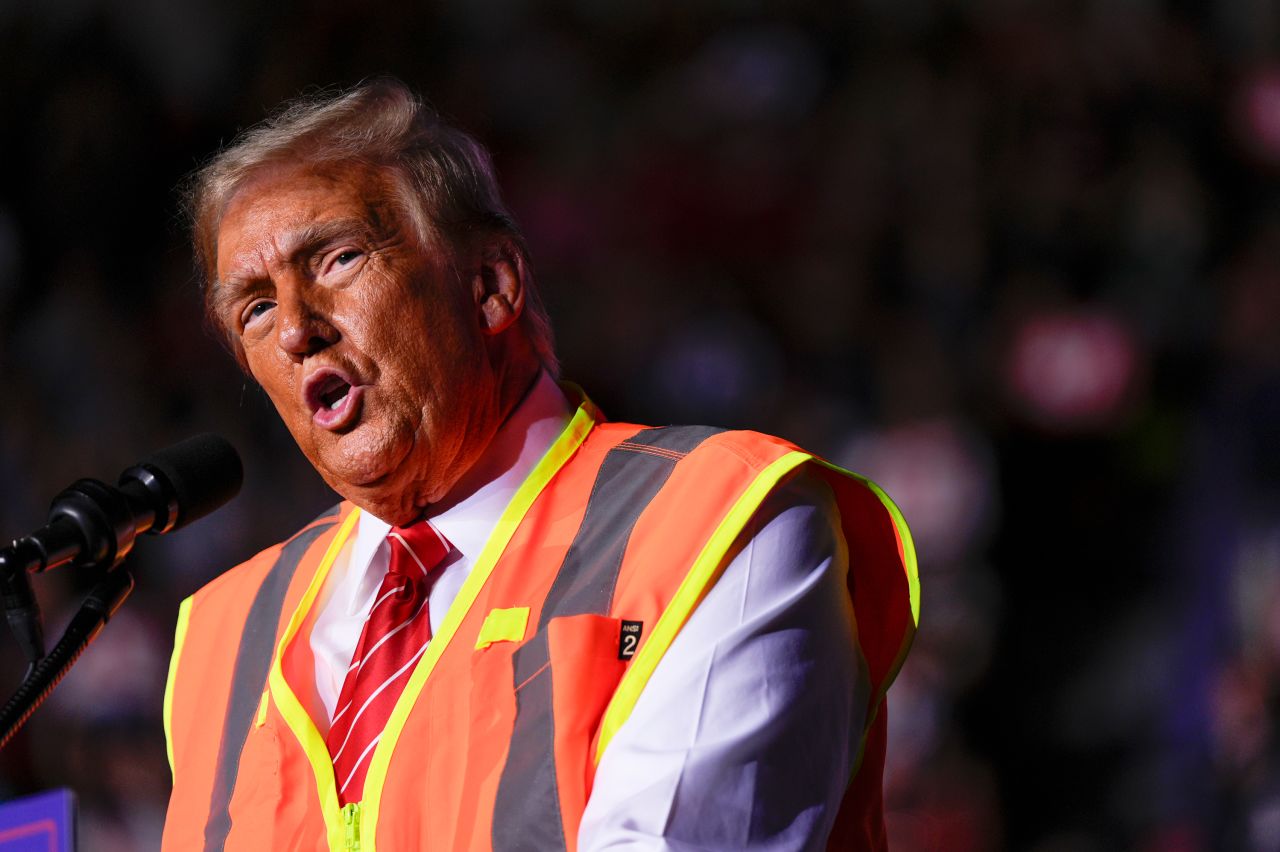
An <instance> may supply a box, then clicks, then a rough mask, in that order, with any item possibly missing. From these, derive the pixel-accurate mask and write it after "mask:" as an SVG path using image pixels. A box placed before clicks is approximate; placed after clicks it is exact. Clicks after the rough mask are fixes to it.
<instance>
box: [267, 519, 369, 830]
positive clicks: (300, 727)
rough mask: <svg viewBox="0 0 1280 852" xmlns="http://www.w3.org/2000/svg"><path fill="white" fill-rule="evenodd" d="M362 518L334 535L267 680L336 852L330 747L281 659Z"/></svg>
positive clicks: (338, 821) (338, 826)
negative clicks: (301, 758)
mask: <svg viewBox="0 0 1280 852" xmlns="http://www.w3.org/2000/svg"><path fill="white" fill-rule="evenodd" d="M359 517H360V510H359V509H352V510H351V513H350V514H348V515H347V517H346V518H345V519H344V520H343V522H342V525H341V526H339V527H338V532H337V534H336V535H334V537H333V541H332V542H330V543H329V549H328V550H326V551H325V553H324V558H322V559H321V560H320V566H319V568H318V570H317V571H316V573H315V576H313V577H312V578H311V585H309V586H308V587H307V591H306V592H305V593H304V594H303V596H302V600H301V601H300V602H299V603H298V606H297V608H295V609H294V611H293V615H292V616H291V617H290V618H289V624H288V626H286V627H285V630H284V635H283V636H281V637H280V643H279V644H278V645H277V646H276V653H275V656H274V657H273V658H272V660H271V674H270V676H269V677H268V680H267V682H268V683H269V684H270V688H271V694H272V696H274V697H275V701H276V707H277V708H279V710H280V715H281V716H283V717H284V721H285V724H286V725H288V726H289V730H291V731H293V735H294V737H296V738H297V740H298V743H299V744H301V746H302V750H303V752H304V753H305V754H306V755H307V760H308V761H309V762H310V763H311V773H312V775H313V776H314V777H315V781H316V793H317V794H318V795H319V797H320V812H321V813H322V814H324V822H325V827H326V829H327V831H328V835H329V846H330V848H332V849H334V850H341V849H342V848H343V846H344V845H345V843H346V828H345V827H344V826H343V824H342V811H341V810H340V809H339V807H338V791H337V789H336V787H335V785H334V781H333V760H332V758H330V757H329V747H328V746H326V745H325V744H324V737H322V736H320V732H319V731H317V730H316V726H315V722H313V721H312V720H311V714H309V713H308V712H307V711H306V709H305V708H304V707H303V706H302V702H301V701H299V700H298V696H296V695H294V693H293V690H292V689H291V688H290V687H289V682H288V681H286V680H285V677H284V669H283V667H282V664H281V660H282V659H283V658H284V649H285V648H287V647H288V646H289V642H290V641H292V640H293V637H294V636H296V635H297V633H298V630H299V628H301V627H302V622H303V621H304V620H306V617H307V613H309V612H310V611H311V606H312V604H313V603H315V599H316V596H317V595H318V594H320V589H321V588H322V587H323V586H324V580H325V577H327V576H328V575H329V569H330V568H331V567H333V561H334V560H335V559H337V558H338V554H339V553H340V552H341V551H342V547H343V545H345V544H346V542H347V539H348V538H349V537H350V536H351V531H352V530H354V529H355V527H356V521H357V520H358V519H359Z"/></svg>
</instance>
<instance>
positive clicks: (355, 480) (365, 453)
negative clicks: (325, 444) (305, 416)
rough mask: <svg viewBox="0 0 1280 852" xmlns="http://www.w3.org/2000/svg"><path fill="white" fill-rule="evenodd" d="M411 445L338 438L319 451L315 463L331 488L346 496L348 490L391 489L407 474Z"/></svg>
mask: <svg viewBox="0 0 1280 852" xmlns="http://www.w3.org/2000/svg"><path fill="white" fill-rule="evenodd" d="M352 437H354V436H352ZM352 444H355V446H352ZM412 447H413V443H412V441H405V442H377V443H372V444H371V442H365V441H362V442H359V443H356V442H354V441H349V440H341V441H338V442H337V446H334V447H330V448H329V449H328V452H323V451H322V453H321V459H320V464H316V465H315V467H316V469H317V470H319V471H320V473H321V475H322V476H323V477H324V479H325V481H326V482H328V483H329V486H330V487H331V488H333V490H334V491H337V492H338V493H339V494H341V495H343V496H344V497H348V499H353V498H351V497H350V496H349V495H350V494H365V493H376V492H380V491H395V490H397V489H399V488H402V487H403V484H404V482H405V480H406V478H407V477H406V476H405V474H406V473H407V471H406V470H405V459H406V458H407V457H408V455H409V451H410V450H411V449H412Z"/></svg>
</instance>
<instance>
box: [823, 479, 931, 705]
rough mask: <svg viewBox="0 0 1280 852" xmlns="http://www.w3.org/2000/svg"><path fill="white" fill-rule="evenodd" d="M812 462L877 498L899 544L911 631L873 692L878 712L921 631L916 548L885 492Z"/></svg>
mask: <svg viewBox="0 0 1280 852" xmlns="http://www.w3.org/2000/svg"><path fill="white" fill-rule="evenodd" d="M814 461H816V462H817V463H818V464H820V465H822V466H823V467H825V468H828V469H830V470H832V471H834V472H836V473H838V474H841V475H843V476H847V477H850V478H851V479H854V480H856V481H858V482H861V483H862V484H863V485H864V486H866V488H867V489H868V490H869V491H870V492H871V493H872V494H874V495H876V498H877V499H879V501H880V503H881V505H883V506H884V507H885V510H886V511H888V513H889V518H890V520H892V521H893V526H894V528H895V529H897V531H898V538H899V539H900V540H901V541H902V570H903V571H905V572H906V575H907V597H908V599H909V603H910V605H911V627H912V629H911V630H907V631H906V632H905V635H904V636H903V637H902V645H901V647H899V648H898V653H897V654H896V655H895V656H894V658H893V662H892V663H891V664H890V665H889V670H888V671H887V672H886V673H885V676H884V680H882V681H881V682H880V685H879V688H878V689H877V690H876V694H875V696H874V698H873V704H874V706H875V707H876V709H877V711H878V710H879V706H880V702H881V700H883V699H884V695H885V693H886V692H888V691H889V687H890V686H892V685H893V682H894V680H896V679H897V677H898V672H899V671H901V670H902V664H903V662H905V661H906V659H907V652H908V651H910V650H911V643H912V642H913V641H915V638H916V629H917V628H919V627H920V570H919V566H918V565H917V564H916V545H915V542H914V541H913V540H912V538H911V528H910V527H908V526H907V519H906V518H904V517H902V512H901V511H899V509H898V505H897V504H896V503H894V502H893V500H892V498H890V497H889V495H888V494H886V493H884V489H882V488H881V487H880V486H879V485H876V484H875V483H874V482H872V481H871V480H870V479H867V478H866V477H865V476H859V475H858V474H856V473H853V472H851V471H848V470H845V469H844V468H842V467H839V466H838V465H834V464H832V463H831V462H829V461H826V460H825V459H819V458H815V459H814ZM874 719H875V714H874V713H873V714H872V716H871V719H868V720H867V725H868V727H870V725H871V721H872V720H874Z"/></svg>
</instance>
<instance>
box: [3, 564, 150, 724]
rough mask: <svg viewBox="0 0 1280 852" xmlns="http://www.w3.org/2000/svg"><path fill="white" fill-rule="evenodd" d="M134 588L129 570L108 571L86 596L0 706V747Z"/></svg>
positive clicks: (28, 715) (68, 668)
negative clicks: (59, 635)
mask: <svg viewBox="0 0 1280 852" xmlns="http://www.w3.org/2000/svg"><path fill="white" fill-rule="evenodd" d="M132 591H133V577H132V576H131V575H130V574H129V572H128V571H125V570H123V569H118V570H115V571H109V572H108V573H107V575H106V576H105V577H103V578H102V580H100V581H99V582H98V585H96V586H94V587H93V590H92V591H91V592H89V596H88V597H87V598H85V600H84V603H82V604H81V605H80V609H79V610H78V611H77V612H76V614H75V617H74V618H72V619H71V623H70V624H68V625H67V629H66V632H64V633H63V634H62V638H61V639H59V640H58V644H56V645H54V646H53V650H52V651H50V652H49V655H48V656H47V657H45V658H44V659H42V660H40V661H39V662H38V663H36V664H35V665H34V666H33V667H32V669H31V672H30V674H29V675H28V676H27V678H26V679H25V680H24V681H23V682H22V685H21V686H19V687H18V689H17V691H16V692H15V693H14V694H13V697H12V698H10V699H9V701H8V702H7V703H6V704H5V705H4V708H3V709H0V748H3V747H4V746H5V745H6V744H7V743H8V742H9V740H11V739H13V735H14V734H16V733H17V732H18V730H19V729H21V728H22V726H23V725H24V724H25V723H26V721H27V719H29V718H30V717H31V714H32V713H34V712H35V711H36V709H37V708H38V707H39V706H40V705H41V704H43V703H44V700H45V699H46V698H48V697H49V693H50V692H52V691H53V688H54V687H55V686H57V685H58V683H59V682H61V681H62V679H63V678H64V677H66V675H67V672H69V671H71V667H72V666H73V665H75V662H76V660H77V659H79V658H80V655H81V654H82V653H84V650H85V648H87V647H89V643H90V642H92V641H93V640H94V639H95V638H97V636H98V633H99V631H101V630H102V626H103V625H104V624H106V623H107V621H109V620H110V619H111V616H112V615H114V614H115V611H116V610H117V609H119V608H120V604H122V603H124V600H125V598H127V597H128V596H129V593H130V592H132Z"/></svg>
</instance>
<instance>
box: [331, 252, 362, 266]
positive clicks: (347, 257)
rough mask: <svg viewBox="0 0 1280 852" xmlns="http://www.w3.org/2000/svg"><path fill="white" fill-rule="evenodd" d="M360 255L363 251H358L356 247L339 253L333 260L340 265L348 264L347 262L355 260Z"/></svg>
mask: <svg viewBox="0 0 1280 852" xmlns="http://www.w3.org/2000/svg"><path fill="white" fill-rule="evenodd" d="M360 255H361V252H358V251H356V250H355V249H348V250H347V251H344V252H341V253H339V254H338V256H337V257H335V258H334V259H333V262H334V263H336V264H338V265H339V266H346V265H347V264H349V263H352V262H354V261H355V259H356V258H358V257H359V256H360Z"/></svg>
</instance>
